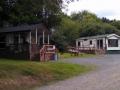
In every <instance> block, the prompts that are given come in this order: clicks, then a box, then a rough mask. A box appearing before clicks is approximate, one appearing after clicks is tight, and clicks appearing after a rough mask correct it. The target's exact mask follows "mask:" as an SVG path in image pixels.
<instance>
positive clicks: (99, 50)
mask: <svg viewBox="0 0 120 90" xmlns="http://www.w3.org/2000/svg"><path fill="white" fill-rule="evenodd" d="M106 47H107V45H100V46H96V45H86V46H85V45H82V46H68V47H67V50H68V52H70V53H71V52H75V51H76V52H81V53H87V54H105V53H106Z"/></svg>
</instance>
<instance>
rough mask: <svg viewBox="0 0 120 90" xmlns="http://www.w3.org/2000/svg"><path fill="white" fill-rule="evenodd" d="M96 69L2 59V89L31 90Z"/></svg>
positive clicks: (0, 63)
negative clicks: (31, 89)
mask: <svg viewBox="0 0 120 90" xmlns="http://www.w3.org/2000/svg"><path fill="white" fill-rule="evenodd" d="M95 69H96V66H94V65H88V66H84V65H78V64H70V63H62V62H32V61H19V60H6V59H0V90H30V88H31V87H32V88H33V87H35V86H36V85H37V86H41V85H46V84H49V83H53V82H56V81H59V80H64V79H67V78H70V77H73V76H77V75H80V74H84V73H86V72H89V71H92V70H95Z"/></svg>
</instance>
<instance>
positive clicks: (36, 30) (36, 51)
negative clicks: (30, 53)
mask: <svg viewBox="0 0 120 90" xmlns="http://www.w3.org/2000/svg"><path fill="white" fill-rule="evenodd" d="M37 41H38V40H37V28H36V30H35V43H36V45H35V47H36V52H37Z"/></svg>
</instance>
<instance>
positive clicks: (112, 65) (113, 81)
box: [36, 55, 120, 90]
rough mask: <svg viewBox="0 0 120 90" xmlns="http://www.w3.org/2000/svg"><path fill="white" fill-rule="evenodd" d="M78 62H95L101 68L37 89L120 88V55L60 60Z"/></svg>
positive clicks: (84, 89)
mask: <svg viewBox="0 0 120 90" xmlns="http://www.w3.org/2000/svg"><path fill="white" fill-rule="evenodd" d="M58 61H63V62H70V63H77V64H95V65H97V66H100V69H99V70H97V71H94V72H90V73H87V74H85V75H82V76H77V77H74V78H71V79H68V80H65V81H60V82H58V83H55V84H51V85H48V86H43V87H40V88H37V89H36V90H120V55H98V56H96V57H93V58H75V59H65V60H58Z"/></svg>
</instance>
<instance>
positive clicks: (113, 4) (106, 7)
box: [66, 0, 120, 20]
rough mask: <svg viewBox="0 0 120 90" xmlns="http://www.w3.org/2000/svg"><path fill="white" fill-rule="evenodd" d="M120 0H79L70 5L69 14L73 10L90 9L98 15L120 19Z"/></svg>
mask: <svg viewBox="0 0 120 90" xmlns="http://www.w3.org/2000/svg"><path fill="white" fill-rule="evenodd" d="M119 2H120V0H79V2H73V3H71V4H69V5H68V9H69V11H68V12H66V13H67V14H68V15H70V14H71V12H72V11H82V10H88V11H90V12H92V13H94V14H96V15H97V16H98V17H100V18H101V17H107V18H109V19H111V20H112V19H116V20H120V3H119Z"/></svg>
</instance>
